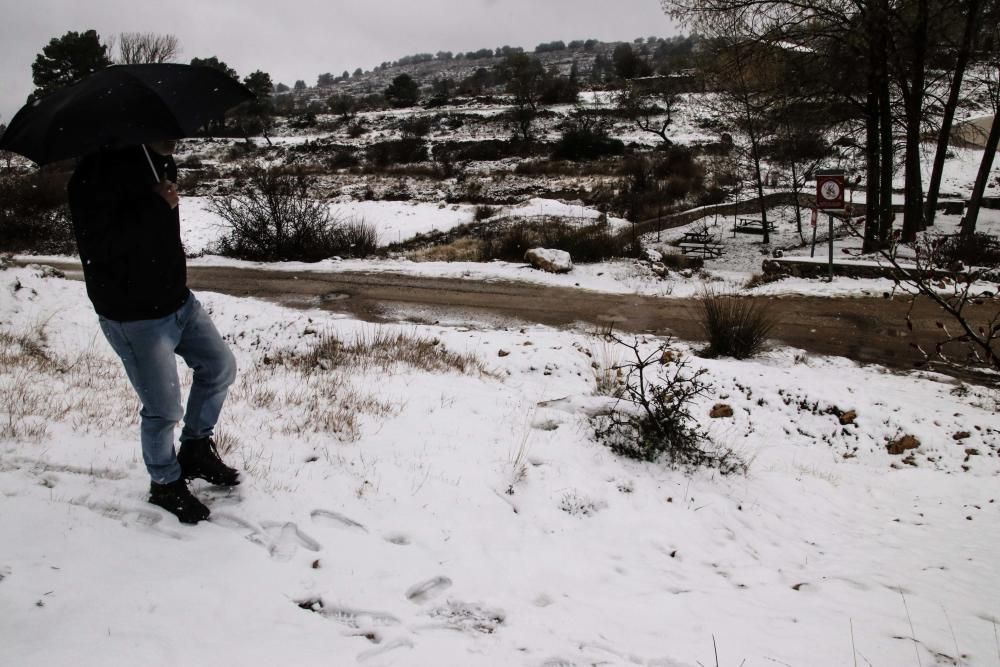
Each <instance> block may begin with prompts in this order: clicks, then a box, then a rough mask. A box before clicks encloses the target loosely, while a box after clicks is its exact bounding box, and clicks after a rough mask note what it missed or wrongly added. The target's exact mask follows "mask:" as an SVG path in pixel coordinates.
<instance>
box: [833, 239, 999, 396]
mask: <svg viewBox="0 0 1000 667" xmlns="http://www.w3.org/2000/svg"><path fill="white" fill-rule="evenodd" d="M848 226H849V229H850V230H851V232H852V233H853V234H854V235H855V236H857V237H859V238H862V237H863V236H862V232H861V230H860V229H858V228H857V227H854V226H853V225H850V223H848ZM976 236H977V237H976V238H972V239H966V240H965V241H963V240H961V239H957V240H952V239H950V238H948V237H925V238H924V239H923V240H922V241H919V242H917V243H915V244H913V248H912V249H913V253H914V256H913V258H912V259H907V260H903V261H901V260H900V259H899V256H898V254H897V252H898V250H899V249H900V246H899V244H898V243H895V242H894V243H893V244H892V245H891V246H890V247H889V248H883V249H880V250H879V255H880V256H881V257H882V259H883V260H884V261H885V262H886V263H887V264H889V265H890V266H891V267H892V268H893V281H894V282H895V285H894V287H893V291H892V292H891V293H889V294H887V296H888V297H890V298H892V297H893V296H894V295H895V294H896V293H897V292H898V293H902V294H903V295H904V297H905V298H908V299H909V300H910V308H909V310H908V311H907V314H906V325H907V327H909V328H910V329H913V320H912V317H911V316H912V313H913V309H914V308H915V307H916V304H917V301H918V300H919V299H930V300H931V301H932V302H934V303H936V304H937V305H938V306H940V307H941V310H942V311H943V312H944V317H942V318H941V320H939V321H938V322H937V323H936V324H937V327H938V329H940V331H941V336H940V339H939V340H938V341H937V343H936V344H935V346H934V350H933V352H931V351H928V350H925V349H923V348H922V347H920V346H919V345H917V344H916V343H911V345H913V346H914V347H915V348H916V349H917V351H918V352H919V353H920V354H921V355H922V356H923V360H922V361H921V362H920V364H919V365H928V364H931V363H938V364H942V365H944V366H946V367H952V368H957V369H963V370H966V371H969V370H971V371H973V372H979V371H982V370H983V369H984V368H986V369H989V371H990V372H991V373H992V374H991V375H990V377H989V381H990V382H992V383H993V384H994V385H1000V381H998V380H997V375H996V374H997V373H998V372H1000V297H998V295H997V290H995V289H994V290H989V289H983V286H982V283H981V282H980V281H988V280H992V281H996V280H997V277H996V275H995V272H992V273H991V272H990V271H989V270H988V269H982V268H975V269H967V268H965V267H963V266H961V265H960V264H957V263H956V261H955V260H956V259H957V257H956V256H954V252H956V251H957V252H962V251H963V249H964V250H965V251H969V250H970V248H971V249H972V250H975V252H976V253H981V252H982V250H983V245H984V242H985V241H986V239H983V238H980V237H979V235H976ZM967 243H970V244H972V245H971V246H966V245H964V244H967ZM985 245H986V246H987V247H986V249H987V250H988V249H989V245H990V244H989V243H985ZM994 249H995V248H994ZM980 258H981V255H980ZM942 269H943V271H942Z"/></svg>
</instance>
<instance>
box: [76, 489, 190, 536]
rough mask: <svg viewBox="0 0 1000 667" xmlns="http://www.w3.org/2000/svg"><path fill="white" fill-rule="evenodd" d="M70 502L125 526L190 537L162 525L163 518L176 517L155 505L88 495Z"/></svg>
mask: <svg viewBox="0 0 1000 667" xmlns="http://www.w3.org/2000/svg"><path fill="white" fill-rule="evenodd" d="M70 504H71V505H76V506H78V507H86V508H87V509H89V510H90V511H92V512H96V513H98V514H100V515H101V516H103V517H106V518H108V519H112V520H114V521H118V522H120V523H121V524H122V525H123V526H132V525H136V526H138V527H140V528H142V529H145V530H147V531H148V532H151V533H155V534H157V535H163V536H164V537H169V538H172V539H175V540H187V539H190V536H188V535H185V534H184V533H180V532H178V531H175V530H170V529H169V528H166V527H164V526H162V525H160V524H161V522H162V521H163V519H165V518H167V517H170V518H174V517H173V515H171V514H170V513H168V512H166V511H164V510H160V509H158V508H153V506H149V507H137V506H129V505H121V504H118V503H109V502H104V501H95V500H89V499H88V498H86V497H84V498H81V499H78V500H71V501H70Z"/></svg>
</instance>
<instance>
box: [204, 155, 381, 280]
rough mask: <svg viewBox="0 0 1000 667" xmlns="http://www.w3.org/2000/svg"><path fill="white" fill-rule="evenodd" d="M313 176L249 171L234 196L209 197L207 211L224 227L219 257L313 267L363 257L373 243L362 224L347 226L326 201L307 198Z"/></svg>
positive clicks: (373, 236)
mask: <svg viewBox="0 0 1000 667" xmlns="http://www.w3.org/2000/svg"><path fill="white" fill-rule="evenodd" d="M313 184H314V180H313V178H312V177H310V176H307V175H305V174H303V173H301V172H299V173H287V171H285V170H276V169H260V168H252V169H247V170H244V171H243V172H241V174H240V177H239V179H237V183H236V185H235V186H234V187H235V189H236V194H230V195H226V196H216V197H213V198H212V200H211V203H210V207H211V210H212V211H213V212H214V213H216V214H217V215H218V216H219V217H221V218H222V219H223V220H224V221H225V223H226V224H227V225H228V226H229V232H228V234H227V235H226V236H224V237H223V238H222V239H221V240H220V241H219V243H218V247H217V250H218V252H219V253H220V254H222V255H226V256H229V257H237V258H239V259H249V260H254V261H288V260H298V261H304V262H315V261H319V260H322V259H326V258H328V257H332V256H334V255H354V254H358V255H359V256H364V255H367V254H370V253H371V252H372V251H373V250H374V247H375V245H376V244H377V235H376V233H375V229H374V228H373V227H372V226H370V225H367V224H365V223H364V221H360V222H357V221H352V222H350V223H348V224H347V225H346V226H345V225H343V224H341V223H340V222H339V221H338V220H335V219H334V218H332V217H331V215H330V210H329V208H328V207H327V205H326V203H325V202H322V201H317V200H316V199H314V198H312V197H311V190H312V187H313Z"/></svg>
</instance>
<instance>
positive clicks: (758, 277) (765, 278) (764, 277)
mask: <svg viewBox="0 0 1000 667" xmlns="http://www.w3.org/2000/svg"><path fill="white" fill-rule="evenodd" d="M784 277H785V276H784V274H781V273H755V274H753V275H752V276H750V277H749V278H747V281H746V282H745V283H744V284H743V287H744V289H755V288H757V287H760V286H762V285H769V284H771V283H776V282H778V281H780V280H782V279H784Z"/></svg>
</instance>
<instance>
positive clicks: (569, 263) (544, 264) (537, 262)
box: [524, 248, 573, 273]
mask: <svg viewBox="0 0 1000 667" xmlns="http://www.w3.org/2000/svg"><path fill="white" fill-rule="evenodd" d="M524 261H526V262H527V263H528V264H531V265H532V266H533V267H535V268H536V269H541V270H542V271H548V272H549V273H569V272H570V271H572V270H573V260H572V259H570V256H569V253H568V252H566V251H565V250H550V249H548V248H532V249H531V250H529V251H528V252H526V253H524Z"/></svg>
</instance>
